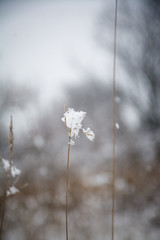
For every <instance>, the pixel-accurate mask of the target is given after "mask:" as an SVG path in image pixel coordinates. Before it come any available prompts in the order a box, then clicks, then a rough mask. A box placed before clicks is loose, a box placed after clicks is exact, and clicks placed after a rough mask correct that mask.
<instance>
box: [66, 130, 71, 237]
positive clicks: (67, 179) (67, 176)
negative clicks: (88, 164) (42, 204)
mask: <svg viewBox="0 0 160 240" xmlns="http://www.w3.org/2000/svg"><path fill="white" fill-rule="evenodd" d="M70 146H71V129H70V132H69V141H68V157H67V169H66V240H68V182H69V156H70Z"/></svg>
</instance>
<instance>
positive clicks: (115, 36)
mask: <svg viewBox="0 0 160 240" xmlns="http://www.w3.org/2000/svg"><path fill="white" fill-rule="evenodd" d="M117 3H118V0H116V4H115V23H114V58H113V132H112V137H113V155H112V240H114V212H115V209H114V208H115V206H114V202H115V124H116V122H115V92H116V90H115V89H116V87H115V85H116V84H115V82H116V81H115V80H116V39H117Z"/></svg>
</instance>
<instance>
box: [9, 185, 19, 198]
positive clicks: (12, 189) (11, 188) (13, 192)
mask: <svg viewBox="0 0 160 240" xmlns="http://www.w3.org/2000/svg"><path fill="white" fill-rule="evenodd" d="M16 193H19V190H18V189H17V188H16V187H14V186H12V187H10V188H9V190H8V191H7V197H9V196H10V195H14V194H16Z"/></svg>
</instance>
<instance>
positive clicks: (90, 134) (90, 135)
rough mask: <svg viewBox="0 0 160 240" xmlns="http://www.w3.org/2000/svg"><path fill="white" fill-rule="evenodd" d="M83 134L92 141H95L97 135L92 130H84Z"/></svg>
mask: <svg viewBox="0 0 160 240" xmlns="http://www.w3.org/2000/svg"><path fill="white" fill-rule="evenodd" d="M83 133H84V134H85V135H86V137H87V138H88V139H89V140H90V141H93V140H94V138H95V134H94V132H93V131H91V130H90V128H87V130H85V129H83Z"/></svg>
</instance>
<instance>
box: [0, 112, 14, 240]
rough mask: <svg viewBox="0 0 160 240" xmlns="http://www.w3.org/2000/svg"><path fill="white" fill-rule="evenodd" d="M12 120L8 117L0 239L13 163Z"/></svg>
mask: <svg viewBox="0 0 160 240" xmlns="http://www.w3.org/2000/svg"><path fill="white" fill-rule="evenodd" d="M13 139H14V137H13V121H12V116H11V117H10V126H9V149H10V167H9V170H8V172H7V179H6V184H5V189H4V195H3V203H2V215H1V223H0V240H1V239H2V230H3V223H4V216H5V208H6V199H7V190H8V189H9V184H10V177H11V168H12V165H13Z"/></svg>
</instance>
